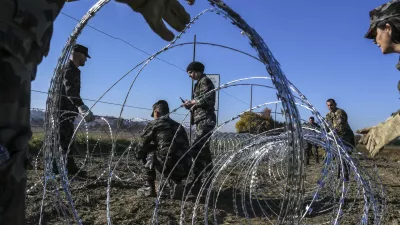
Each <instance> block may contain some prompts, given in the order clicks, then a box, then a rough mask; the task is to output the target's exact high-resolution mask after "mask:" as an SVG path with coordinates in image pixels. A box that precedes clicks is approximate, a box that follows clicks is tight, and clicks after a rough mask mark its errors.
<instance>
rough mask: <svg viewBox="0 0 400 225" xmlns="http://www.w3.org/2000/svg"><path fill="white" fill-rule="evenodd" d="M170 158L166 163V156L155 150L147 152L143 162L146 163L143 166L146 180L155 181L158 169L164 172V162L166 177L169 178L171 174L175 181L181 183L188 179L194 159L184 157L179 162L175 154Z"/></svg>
mask: <svg viewBox="0 0 400 225" xmlns="http://www.w3.org/2000/svg"><path fill="white" fill-rule="evenodd" d="M155 150H156V149H155ZM168 158H169V159H168V160H167V162H166V163H165V161H166V160H165V157H162V156H161V157H160V156H157V153H155V151H153V152H151V153H149V154H147V156H146V159H144V160H143V164H145V165H144V167H143V176H144V179H145V180H146V181H155V180H156V170H157V171H158V172H159V173H160V174H161V173H162V172H163V167H164V164H165V168H164V174H163V177H164V178H167V177H168V176H169V179H170V180H172V181H174V182H175V183H180V182H181V181H182V180H184V179H186V178H187V176H188V175H189V170H190V167H191V166H192V163H191V162H192V161H191V159H190V157H184V158H183V159H182V160H180V161H179V162H178V160H179V159H177V158H175V157H173V156H172V157H168ZM176 164H177V165H176ZM175 165H176V166H175ZM174 166H175V168H174ZM170 174H171V175H170Z"/></svg>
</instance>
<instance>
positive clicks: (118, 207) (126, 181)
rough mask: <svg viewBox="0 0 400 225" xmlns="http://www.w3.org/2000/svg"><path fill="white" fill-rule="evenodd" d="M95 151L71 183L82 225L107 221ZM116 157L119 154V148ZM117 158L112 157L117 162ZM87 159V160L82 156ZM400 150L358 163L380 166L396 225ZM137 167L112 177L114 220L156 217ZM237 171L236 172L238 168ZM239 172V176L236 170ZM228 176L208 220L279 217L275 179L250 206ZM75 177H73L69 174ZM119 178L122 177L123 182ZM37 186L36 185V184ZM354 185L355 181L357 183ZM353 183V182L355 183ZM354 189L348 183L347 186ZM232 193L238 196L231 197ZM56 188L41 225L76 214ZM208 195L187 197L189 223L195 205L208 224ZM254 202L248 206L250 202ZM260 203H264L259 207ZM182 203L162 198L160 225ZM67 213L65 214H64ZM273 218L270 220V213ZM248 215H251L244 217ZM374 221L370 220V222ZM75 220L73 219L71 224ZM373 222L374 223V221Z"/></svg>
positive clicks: (349, 213)
mask: <svg viewBox="0 0 400 225" xmlns="http://www.w3.org/2000/svg"><path fill="white" fill-rule="evenodd" d="M359 149H360V151H361V152H362V151H365V150H364V148H362V147H359ZM99 153H100V152H96V153H94V154H93V156H92V157H90V158H89V159H88V161H87V163H86V165H87V166H86V167H85V170H86V171H88V175H87V176H85V177H77V178H75V179H74V180H72V181H70V187H71V188H70V190H71V193H72V196H73V200H74V204H75V208H76V209H77V211H78V215H79V216H80V218H81V219H82V223H83V224H107V204H106V202H107V179H106V174H108V160H109V158H108V157H109V155H108V154H107V155H106V156H107V157H105V156H102V155H99ZM116 155H121V152H117V153H116ZM117 159H119V157H115V159H114V160H113V162H114V163H116V161H117ZM79 161H80V162H83V158H82V159H80V160H79ZM399 161H400V148H398V147H387V148H386V149H384V150H383V151H382V152H381V154H379V155H378V156H377V157H375V158H373V159H366V160H361V161H360V163H361V164H362V165H363V166H365V167H366V168H372V167H373V164H375V165H376V166H377V169H378V173H379V175H380V178H381V180H382V183H383V185H384V187H385V191H386V199H387V211H386V214H385V217H384V223H383V224H389V225H395V224H396V225H397V224H398V222H400V162H399ZM321 169H322V167H321V164H316V163H314V162H313V161H312V162H311V165H310V166H307V167H306V171H307V184H306V185H308V187H309V188H310V187H311V186H312V185H315V183H317V180H318V178H319V177H320V174H321ZM42 170H43V166H42V165H41V162H40V161H39V163H38V171H35V170H30V171H29V181H28V188H30V187H32V188H31V189H29V191H28V195H27V210H28V213H27V218H28V223H29V224H38V222H39V218H40V214H41V212H40V210H41V202H42V196H43V186H42V183H38V181H39V175H40V174H41V171H42ZM138 171H139V165H137V164H136V163H135V161H134V160H133V158H132V157H128V158H127V157H124V158H123V161H121V162H120V163H119V164H118V166H117V167H116V170H115V171H114V172H115V174H116V176H117V177H114V178H113V180H112V185H111V190H110V192H109V193H110V201H109V203H110V204H109V206H110V217H111V220H112V223H113V224H132V225H139V224H151V220H152V215H153V212H154V208H155V200H156V199H155V198H144V197H137V196H136V190H137V189H138V188H139V187H140V186H141V185H142V180H141V179H140V175H139V174H137V173H138ZM235 171H236V170H235ZM260 171H261V175H260V177H261V178H262V177H267V175H266V174H262V172H263V171H264V172H265V173H266V171H267V169H265V170H260ZM235 173H236V174H235ZM235 173H233V174H231V175H230V176H229V178H228V179H227V180H226V181H225V184H224V185H223V188H222V189H221V190H220V192H219V196H218V201H217V203H216V207H215V210H214V207H213V205H214V201H213V198H212V199H211V200H210V204H208V207H209V209H208V222H209V224H215V222H216V223H217V224H226V225H228V224H249V222H251V223H252V224H271V223H273V222H274V221H275V220H276V216H275V215H274V212H277V210H278V209H279V203H280V201H281V199H280V198H279V197H278V195H277V193H279V192H280V190H275V189H276V188H277V186H276V184H277V183H276V182H280V181H279V179H277V180H276V181H275V183H270V182H268V180H267V179H268V178H265V180H263V181H261V185H259V188H258V191H257V192H258V193H256V194H255V195H257V197H255V196H252V197H251V198H249V196H247V197H246V199H245V201H246V204H245V205H244V206H243V205H242V204H241V201H242V195H241V194H242V193H240V192H237V193H236V191H237V190H236V189H235V185H236V182H237V181H236V179H234V177H235V176H237V175H238V174H237V173H239V172H235ZM70 179H71V177H70ZM119 179H121V180H119ZM34 184H37V186H36V187H33V186H34ZM354 184H355V183H354ZM47 185H48V186H49V187H50V188H49V190H54V182H53V183H52V182H51V181H49V183H48V184H47ZM353 186H354V185H353ZM351 188H353V189H354V190H356V188H355V187H349V189H351ZM217 191H218V190H215V189H214V190H213V194H214V195H213V194H211V196H215V194H217V193H218V192H217ZM234 192H235V194H236V197H233V196H234V195H233V194H234ZM55 193H56V192H54V191H52V193H51V192H50V193H47V194H46V199H45V201H44V202H45V204H44V205H45V207H44V210H43V219H42V224H62V220H61V218H73V215H72V213H71V210H68V209H67V208H65V209H64V210H58V209H63V207H65V206H68V204H67V202H68V201H67V200H65V194H64V193H63V191H62V189H59V195H60V196H62V198H61V199H63V200H61V201H62V202H57V200H56V199H57V198H55V196H56V194H55ZM204 202H205V199H204V198H203V199H201V202H200V204H198V205H196V204H195V200H194V199H189V200H187V202H186V203H185V206H184V210H183V211H184V214H185V219H184V221H185V223H184V224H192V214H193V213H192V212H193V210H194V207H195V206H197V208H196V209H195V211H196V212H197V214H196V215H195V216H194V218H195V219H194V223H193V224H205V222H204V217H205V215H204V214H205V213H204V212H205V207H206V206H207V205H206V204H204ZM250 202H251V203H252V204H249V203H250ZM361 202H362V196H355V195H353V194H350V195H349V196H348V197H347V198H346V202H345V207H344V211H345V216H344V220H343V221H342V224H357V222H359V221H360V217H361V216H360V212H362V206H363V205H362V204H361ZM321 204H322V205H321V207H328V206H330V204H329V199H328V200H327V202H325V203H321ZM259 205H261V206H262V207H260V206H259ZM181 206H182V201H181V200H180V199H174V200H171V199H165V198H164V199H161V204H160V207H159V212H158V217H157V219H158V224H171V225H173V224H179V220H180V214H181ZM235 206H236V207H235ZM243 208H246V211H247V212H248V214H247V215H246V214H245V213H244V212H245V210H243ZM63 211H64V212H65V213H66V214H65V216H63ZM266 216H267V217H268V218H269V219H270V221H269V220H268V219H266V218H267V217H266ZM334 216H335V215H333V214H332V211H331V210H329V209H327V210H326V211H325V212H322V213H320V214H315V215H311V216H307V217H306V219H305V220H304V222H305V223H307V224H323V223H324V222H327V221H329V220H331V219H332V217H334ZM246 218H247V219H246ZM370 221H371V220H370ZM71 223H74V222H71ZM370 223H371V224H372V221H371V222H370Z"/></svg>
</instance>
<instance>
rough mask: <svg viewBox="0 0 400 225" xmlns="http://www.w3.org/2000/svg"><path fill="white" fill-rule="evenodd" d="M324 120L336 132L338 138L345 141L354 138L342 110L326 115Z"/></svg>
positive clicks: (338, 109)
mask: <svg viewBox="0 0 400 225" xmlns="http://www.w3.org/2000/svg"><path fill="white" fill-rule="evenodd" d="M325 119H326V120H327V122H328V123H329V124H330V125H331V126H332V127H333V128H334V129H335V130H336V132H337V134H338V135H339V137H341V138H343V139H345V140H348V139H349V138H351V137H354V133H353V131H352V130H351V128H350V125H349V123H348V121H347V119H348V118H347V114H346V112H345V111H344V110H343V109H340V108H337V109H336V111H335V112H329V113H327V114H326V118H325Z"/></svg>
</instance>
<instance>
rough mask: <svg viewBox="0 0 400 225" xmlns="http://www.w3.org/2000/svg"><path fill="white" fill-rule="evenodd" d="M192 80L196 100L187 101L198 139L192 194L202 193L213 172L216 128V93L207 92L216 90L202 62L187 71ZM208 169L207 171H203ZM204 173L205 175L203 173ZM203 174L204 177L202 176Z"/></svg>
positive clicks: (194, 157) (192, 65)
mask: <svg viewBox="0 0 400 225" xmlns="http://www.w3.org/2000/svg"><path fill="white" fill-rule="evenodd" d="M186 71H187V73H188V74H189V76H190V78H192V79H193V80H196V81H197V82H196V84H195V86H194V99H192V100H190V101H185V103H184V104H183V105H184V107H185V108H186V109H191V110H192V116H193V120H192V124H195V125H196V137H195V139H194V141H193V145H192V149H191V151H190V152H191V155H192V157H193V160H194V159H196V157H197V159H196V161H194V169H193V174H194V179H195V180H196V181H195V183H194V186H193V189H192V194H196V193H198V192H199V191H200V187H201V184H202V182H204V179H205V177H206V175H207V174H208V173H209V172H210V171H211V170H212V168H213V166H212V157H211V151H210V144H209V140H208V139H209V137H210V136H211V134H212V132H211V131H212V130H213V129H214V128H215V126H216V115H215V109H214V106H215V96H216V94H215V92H213V93H209V94H207V92H209V91H211V90H213V89H215V87H214V84H213V83H212V81H211V80H210V79H209V78H208V77H207V76H206V75H205V74H204V65H203V64H202V63H200V62H192V63H190V64H189V65H188V67H187V69H186ZM204 169H206V170H205V171H203V170H204ZM202 172H203V173H202ZM201 173H202V175H200V174H201Z"/></svg>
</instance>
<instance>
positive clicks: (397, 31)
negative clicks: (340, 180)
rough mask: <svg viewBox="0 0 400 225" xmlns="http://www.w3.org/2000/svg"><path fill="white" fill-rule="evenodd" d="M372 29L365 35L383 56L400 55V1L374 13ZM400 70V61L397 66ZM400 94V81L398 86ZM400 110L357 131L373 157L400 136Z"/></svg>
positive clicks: (375, 10)
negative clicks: (374, 124)
mask: <svg viewBox="0 0 400 225" xmlns="http://www.w3.org/2000/svg"><path fill="white" fill-rule="evenodd" d="M369 15H370V27H369V30H368V32H367V33H366V35H365V38H367V39H373V40H374V43H375V44H377V45H378V47H379V48H380V49H381V51H382V53H383V54H392V53H400V1H399V0H394V1H390V2H388V3H385V4H383V5H381V6H379V7H377V8H375V9H373V10H372V11H370V12H369ZM396 67H397V69H398V70H400V61H399V62H398V63H397V65H396ZM397 89H398V90H399V92H400V81H399V82H398V84H397ZM399 112H400V110H399V111H397V112H396V113H392V115H391V116H390V117H389V118H388V119H387V120H386V121H385V122H382V123H380V124H378V125H376V126H373V127H368V128H364V129H361V130H357V131H356V132H357V133H359V134H364V135H363V137H362V138H361V139H360V141H359V143H361V144H364V145H365V146H366V148H367V150H368V151H369V152H370V154H371V155H372V156H375V154H377V153H378V152H379V151H380V150H382V149H383V147H384V146H385V145H387V144H389V143H390V142H392V141H393V140H395V139H397V138H398V137H399V136H400V113H399Z"/></svg>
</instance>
